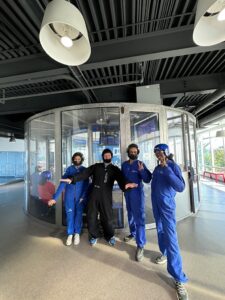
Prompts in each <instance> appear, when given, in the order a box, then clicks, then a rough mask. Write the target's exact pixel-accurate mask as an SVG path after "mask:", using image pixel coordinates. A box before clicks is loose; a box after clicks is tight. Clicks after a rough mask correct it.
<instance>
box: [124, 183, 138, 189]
mask: <svg viewBox="0 0 225 300" xmlns="http://www.w3.org/2000/svg"><path fill="white" fill-rule="evenodd" d="M136 187H138V184H137V183H127V184H126V185H125V190H127V189H133V188H136Z"/></svg>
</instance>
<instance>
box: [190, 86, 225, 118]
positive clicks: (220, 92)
mask: <svg viewBox="0 0 225 300" xmlns="http://www.w3.org/2000/svg"><path fill="white" fill-rule="evenodd" d="M224 95H225V87H223V88H221V89H219V90H217V91H215V92H214V93H212V94H211V95H209V96H208V97H207V98H206V100H205V101H204V102H203V103H201V104H200V105H199V106H198V107H197V108H196V109H195V110H194V111H193V112H192V113H193V114H194V115H198V114H199V113H200V112H202V111H203V110H204V109H205V108H207V107H208V106H210V105H212V104H213V103H214V102H216V101H217V100H219V99H220V98H221V97H223V96H224Z"/></svg>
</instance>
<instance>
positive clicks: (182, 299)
mask: <svg viewBox="0 0 225 300" xmlns="http://www.w3.org/2000/svg"><path fill="white" fill-rule="evenodd" d="M175 286H176V292H177V299H178V300H188V293H187V290H186V288H185V286H184V284H183V283H182V282H179V281H175Z"/></svg>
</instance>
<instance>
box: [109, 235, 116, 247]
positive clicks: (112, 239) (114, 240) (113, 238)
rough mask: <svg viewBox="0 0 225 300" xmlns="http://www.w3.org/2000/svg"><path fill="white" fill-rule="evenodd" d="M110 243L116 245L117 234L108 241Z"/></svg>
mask: <svg viewBox="0 0 225 300" xmlns="http://www.w3.org/2000/svg"><path fill="white" fill-rule="evenodd" d="M108 243H109V245H110V246H115V244H116V239H115V236H113V237H111V239H110V240H109V241H108Z"/></svg>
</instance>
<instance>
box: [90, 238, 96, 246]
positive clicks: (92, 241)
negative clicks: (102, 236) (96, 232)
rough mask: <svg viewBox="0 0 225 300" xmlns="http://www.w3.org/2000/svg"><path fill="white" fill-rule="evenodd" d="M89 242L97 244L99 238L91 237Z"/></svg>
mask: <svg viewBox="0 0 225 300" xmlns="http://www.w3.org/2000/svg"><path fill="white" fill-rule="evenodd" d="M89 243H90V245H91V246H94V245H96V244H97V239H95V238H90V240H89Z"/></svg>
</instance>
